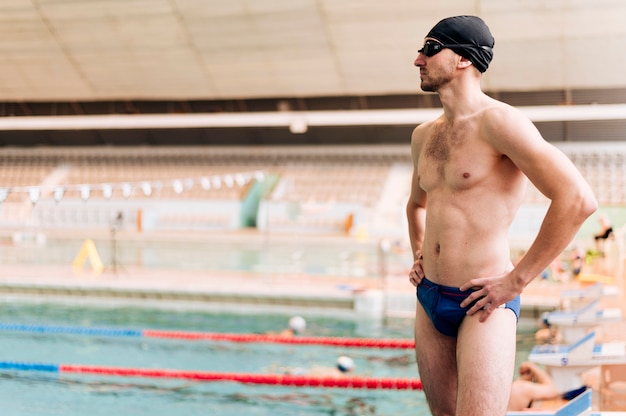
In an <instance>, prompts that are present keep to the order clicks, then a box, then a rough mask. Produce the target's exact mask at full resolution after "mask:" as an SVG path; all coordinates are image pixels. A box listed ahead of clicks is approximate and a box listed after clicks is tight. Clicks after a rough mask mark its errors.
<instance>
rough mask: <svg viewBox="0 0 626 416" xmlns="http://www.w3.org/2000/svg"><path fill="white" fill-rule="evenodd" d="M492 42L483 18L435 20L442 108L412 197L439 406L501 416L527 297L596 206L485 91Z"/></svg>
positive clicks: (433, 61)
mask: <svg viewBox="0 0 626 416" xmlns="http://www.w3.org/2000/svg"><path fill="white" fill-rule="evenodd" d="M493 46H494V39H493V37H492V35H491V33H490V31H489V28H488V27H487V25H486V24H485V23H484V22H483V21H482V20H481V19H480V18H478V17H475V16H456V17H451V18H447V19H444V20H442V21H440V22H439V23H437V25H435V27H434V28H433V29H432V30H431V31H430V32H429V33H428V35H427V36H426V38H425V43H424V47H423V48H422V49H421V50H420V51H419V54H418V56H417V58H416V60H415V66H417V67H419V69H420V78H421V88H422V89H423V90H424V91H431V92H436V93H437V94H439V97H440V98H441V102H442V104H443V114H442V115H441V116H440V117H439V118H437V119H435V120H433V121H430V122H426V123H423V124H421V125H419V126H417V127H416V128H415V130H414V131H413V134H412V137H411V153H412V155H413V163H414V172H413V183H412V187H411V194H410V198H409V201H408V203H407V216H408V224H409V236H410V239H411V246H412V249H413V253H414V256H415V257H414V260H415V262H414V265H413V267H412V269H411V272H410V276H409V278H410V281H411V283H412V284H413V285H414V286H416V287H417V297H418V300H419V302H418V304H417V308H416V313H415V344H416V347H415V350H416V357H417V365H418V369H419V374H420V378H421V380H422V382H423V385H424V392H425V394H426V398H427V400H428V404H429V406H430V409H431V412H432V414H433V415H435V416H439V415H462V416H471V415H479V416H489V415H494V416H502V415H503V414H505V412H506V407H507V402H508V400H509V394H510V389H511V383H512V380H513V372H514V367H515V342H516V339H515V332H516V326H517V325H516V323H517V316H518V313H519V294H520V293H521V292H522V290H523V289H524V287H525V286H526V285H528V284H529V283H530V282H531V281H532V280H533V279H534V278H535V276H537V275H539V274H540V273H541V271H542V270H544V269H545V268H546V267H547V266H548V265H549V264H550V263H551V262H552V260H553V259H554V258H556V257H557V256H558V255H559V254H560V253H561V252H562V251H563V250H564V249H565V248H566V247H567V246H568V244H569V243H570V241H571V240H572V239H573V238H574V236H575V235H576V233H577V231H578V229H579V228H580V226H581V225H582V223H583V222H584V221H585V219H586V218H587V217H588V216H589V215H591V214H592V213H593V212H594V211H595V210H596V208H597V202H596V200H595V198H594V196H593V194H592V192H591V189H590V188H589V185H588V184H587V183H586V182H585V180H584V179H583V178H582V176H581V175H580V173H579V172H578V171H577V170H576V168H575V167H574V165H573V164H572V163H571V162H570V161H569V159H567V157H566V156H565V155H564V154H563V153H561V152H560V151H558V150H557V149H556V148H555V147H554V146H552V145H550V144H548V143H547V142H546V141H545V140H544V139H543V138H542V137H541V135H540V133H539V132H538V131H537V129H536V128H535V127H534V125H533V124H532V123H531V122H530V121H529V120H528V119H527V118H526V117H524V116H523V115H522V114H521V113H520V112H519V111H518V110H516V109H514V108H513V107H510V106H508V105H506V104H504V103H502V102H499V101H496V100H494V99H492V98H490V97H489V96H487V95H486V94H484V93H483V92H482V90H481V86H480V81H481V74H482V72H484V71H485V70H486V69H487V67H488V66H489V63H490V61H491V58H492V57H493V49H492V48H493ZM527 179H530V181H531V182H532V183H533V184H534V185H535V186H536V187H537V188H538V189H539V190H540V191H541V192H542V193H543V194H544V195H545V196H547V197H548V198H549V199H550V207H549V209H548V211H547V213H546V216H545V218H544V219H543V223H542V226H541V229H540V230H539V233H538V235H537V237H536V239H535V241H534V242H533V244H532V245H531V246H530V247H529V249H528V250H527V252H526V254H525V256H524V257H523V258H522V259H521V260H520V261H519V262H518V263H517V265H516V266H515V267H513V265H512V263H511V261H510V251H509V246H508V241H507V232H508V228H509V226H510V225H511V222H512V221H513V218H514V216H515V213H516V211H517V209H518V207H519V206H520V204H521V202H522V201H523V199H524V194H525V190H526V186H527Z"/></svg>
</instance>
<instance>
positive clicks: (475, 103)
mask: <svg viewBox="0 0 626 416" xmlns="http://www.w3.org/2000/svg"><path fill="white" fill-rule="evenodd" d="M475 81H477V82H475ZM437 93H438V94H439V98H440V100H441V104H442V105H443V111H444V114H445V115H446V118H447V119H449V120H451V121H453V120H455V119H458V118H463V117H465V116H468V115H470V114H473V113H475V112H476V110H477V109H478V108H479V107H480V106H481V105H482V103H484V100H485V97H486V95H485V93H483V92H482V90H481V88H480V80H473V79H472V80H465V81H463V80H460V79H457V80H455V81H453V82H451V83H450V84H448V85H446V86H445V87H443V88H442V89H440V90H439V91H437Z"/></svg>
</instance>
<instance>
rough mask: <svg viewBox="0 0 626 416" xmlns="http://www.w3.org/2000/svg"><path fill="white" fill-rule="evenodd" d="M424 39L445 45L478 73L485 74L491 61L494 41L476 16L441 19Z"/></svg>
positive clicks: (485, 25)
mask: <svg viewBox="0 0 626 416" xmlns="http://www.w3.org/2000/svg"><path fill="white" fill-rule="evenodd" d="M426 37H427V38H433V39H436V40H438V41H439V42H441V43H443V44H444V45H447V46H448V48H449V49H452V50H453V51H454V52H456V53H458V54H459V55H461V56H462V57H464V58H466V59H468V60H469V61H470V62H471V63H472V64H473V65H474V66H475V67H476V69H478V70H479V71H480V72H485V71H486V70H487V68H488V67H489V63H490V62H491V60H492V59H493V46H494V45H495V42H496V41H495V39H494V38H493V36H492V35H491V32H490V31H489V28H488V27H487V24H486V23H485V22H484V21H483V20H482V19H481V18H480V17H477V16H454V17H448V18H446V19H443V20H441V21H439V23H437V24H436V25H435V27H433V28H432V29H431V30H430V32H428V35H426ZM453 45H459V46H456V47H455V46H453Z"/></svg>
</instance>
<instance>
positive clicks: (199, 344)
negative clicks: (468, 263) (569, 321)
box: [0, 303, 534, 416]
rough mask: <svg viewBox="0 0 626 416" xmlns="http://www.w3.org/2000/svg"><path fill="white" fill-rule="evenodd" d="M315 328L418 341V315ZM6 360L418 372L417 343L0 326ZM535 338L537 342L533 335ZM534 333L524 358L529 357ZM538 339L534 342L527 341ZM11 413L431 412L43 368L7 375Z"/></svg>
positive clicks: (124, 312) (308, 391) (379, 395)
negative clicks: (233, 339)
mask: <svg viewBox="0 0 626 416" xmlns="http://www.w3.org/2000/svg"><path fill="white" fill-rule="evenodd" d="M0 316H1V317H2V321H4V322H12V323H17V322H19V323H24V324H37V325H80V326H84V327H106V328H120V329H127V328H134V329H169V330H182V331H210V332H237V333H263V332H267V331H276V330H280V329H282V328H284V327H285V326H286V321H287V319H288V317H286V316H284V315H239V314H216V313H206V312H198V311H171V310H167V311H166V310H159V309H144V308H138V307H125V308H102V307H98V308H96V307H73V306H67V305H58V304H55V305H50V304H30V303H11V304H3V305H1V306H0ZM307 321H308V322H307V335H311V336H332V337H335V336H341V337H367V338H410V337H411V336H412V335H411V334H412V328H411V325H412V321H411V319H401V318H394V319H389V320H387V322H386V324H385V325H382V324H380V323H379V322H373V321H360V322H356V321H350V320H338V319H332V318H317V317H316V318H314V319H307ZM0 336H1V337H2V342H1V343H0V360H11V361H24V362H45V363H63V364H90V365H101V366H118V367H135V368H171V369H185V370H195V371H227V372H245V373H277V372H281V371H283V370H284V368H294V367H298V368H311V367H316V366H322V367H330V366H333V365H334V363H335V360H336V358H337V357H338V356H339V355H348V356H350V357H351V358H352V359H353V360H354V361H355V364H356V368H355V375H361V376H372V377H394V378H396V377H398V378H399V377H407V378H414V377H417V372H416V367H415V359H414V357H413V352H412V350H385V349H350V348H344V347H328V346H319V345H284V344H265V343H250V344H243V343H226V342H211V341H183V340H172V339H155V338H117V337H107V336H82V335H69V334H37V333H26V332H2V333H0ZM529 341H530V342H529ZM533 341H534V340H532V332H528V334H522V335H521V337H520V343H521V344H520V346H518V350H519V351H518V356H519V357H520V359H521V360H523V359H525V358H526V357H527V356H528V351H529V350H530V347H531V346H532V342H533ZM527 344H531V345H527ZM0 380H2V382H1V383H0V400H2V403H3V405H2V414H3V416H14V415H15V416H17V415H24V414H28V415H34V416H37V415H64V416H73V415H81V416H82V415H86V414H88V415H107V416H109V415H111V414H119V415H151V416H160V415H172V414H176V415H196V414H197V415H200V414H201V415H206V414H211V415H213V416H222V415H224V416H226V415H229V416H230V415H272V416H282V415H285V416H291V415H374V414H376V415H400V416H401V415H420V416H421V415H428V414H429V412H428V410H427V407H426V402H425V398H424V395H423V393H422V392H421V391H414V390H359V389H339V388H335V389H328V388H311V387H307V388H297V387H285V386H263V385H243V384H238V383H233V382H193V381H189V380H174V379H140V378H121V377H105V376H91V375H89V376H88V375H74V374H70V375H65V374H62V375H51V374H47V373H40V372H17V371H4V372H0Z"/></svg>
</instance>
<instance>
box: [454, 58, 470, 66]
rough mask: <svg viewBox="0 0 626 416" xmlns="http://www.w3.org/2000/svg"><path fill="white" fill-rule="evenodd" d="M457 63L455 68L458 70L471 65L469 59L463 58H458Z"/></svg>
mask: <svg viewBox="0 0 626 416" xmlns="http://www.w3.org/2000/svg"><path fill="white" fill-rule="evenodd" d="M459 58H460V59H459V62H458V63H457V66H458V67H459V68H467V67H468V66H470V65H472V61H470V60H469V59H467V58H466V57H464V56H459Z"/></svg>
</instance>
